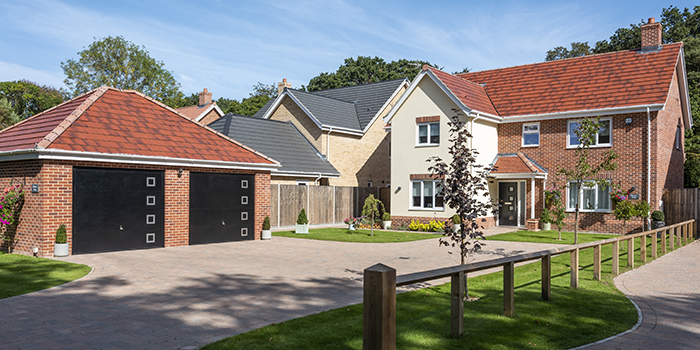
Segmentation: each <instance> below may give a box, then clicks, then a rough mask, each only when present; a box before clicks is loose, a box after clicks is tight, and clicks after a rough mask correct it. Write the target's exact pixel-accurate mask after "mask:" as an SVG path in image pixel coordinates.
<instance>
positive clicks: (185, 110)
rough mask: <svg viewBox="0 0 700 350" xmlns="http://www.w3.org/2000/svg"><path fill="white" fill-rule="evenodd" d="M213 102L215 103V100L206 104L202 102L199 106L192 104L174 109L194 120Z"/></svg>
mask: <svg viewBox="0 0 700 350" xmlns="http://www.w3.org/2000/svg"><path fill="white" fill-rule="evenodd" d="M213 103H215V102H207V104H204V105H201V106H198V105H194V106H187V107H180V108H178V109H176V111H178V113H180V114H182V115H184V116H185V117H187V118H190V119H192V120H195V119H197V117H199V115H200V114H202V112H204V111H206V110H207V108H209V107H210V106H211V105H212V104H213Z"/></svg>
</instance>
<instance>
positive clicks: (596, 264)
mask: <svg viewBox="0 0 700 350" xmlns="http://www.w3.org/2000/svg"><path fill="white" fill-rule="evenodd" d="M600 248H601V246H600V244H598V245H597V246H595V247H593V279H595V280H596V281H600V275H601V273H600V269H601V267H600V261H601V257H600Z"/></svg>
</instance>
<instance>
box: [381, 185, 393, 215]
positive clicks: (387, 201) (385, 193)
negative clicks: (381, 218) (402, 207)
mask: <svg viewBox="0 0 700 350" xmlns="http://www.w3.org/2000/svg"><path fill="white" fill-rule="evenodd" d="M379 200H380V201H382V203H384V210H386V212H387V213H391V188H386V187H385V188H380V189H379Z"/></svg>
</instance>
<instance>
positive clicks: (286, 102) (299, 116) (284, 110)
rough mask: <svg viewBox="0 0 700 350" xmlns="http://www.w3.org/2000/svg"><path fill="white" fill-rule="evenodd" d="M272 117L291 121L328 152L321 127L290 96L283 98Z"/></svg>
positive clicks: (323, 151)
mask: <svg viewBox="0 0 700 350" xmlns="http://www.w3.org/2000/svg"><path fill="white" fill-rule="evenodd" d="M270 119H272V120H282V121H291V122H292V123H294V126H296V127H297V129H299V131H301V133H302V135H304V137H306V139H307V140H309V142H311V144H312V145H314V147H316V149H317V150H318V151H319V152H321V154H324V155H325V154H326V138H325V136H324V135H323V133H322V132H321V128H319V127H318V126H317V125H316V123H314V121H313V120H311V118H309V116H308V115H306V113H304V111H303V110H302V109H301V108H299V106H298V105H297V104H296V103H294V101H292V99H291V98H290V97H285V98H284V99H282V103H280V104H279V106H278V107H277V109H276V110H275V111H274V112H273V113H272V115H271V116H270Z"/></svg>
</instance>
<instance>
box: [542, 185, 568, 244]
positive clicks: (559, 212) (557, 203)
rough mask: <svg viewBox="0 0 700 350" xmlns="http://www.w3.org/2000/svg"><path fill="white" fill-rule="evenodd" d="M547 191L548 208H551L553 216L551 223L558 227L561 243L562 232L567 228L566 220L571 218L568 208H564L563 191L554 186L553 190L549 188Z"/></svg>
mask: <svg viewBox="0 0 700 350" xmlns="http://www.w3.org/2000/svg"><path fill="white" fill-rule="evenodd" d="M544 191H545V200H546V206H547V207H548V208H550V214H551V216H552V221H551V223H552V224H554V225H556V226H557V229H558V230H559V238H558V239H559V240H560V241H561V230H562V229H563V228H564V227H565V226H566V224H565V223H564V219H566V218H567V217H569V214H567V213H566V207H565V206H564V200H563V198H564V196H563V195H562V192H561V189H559V188H558V187H556V186H554V187H552V188H547V189H545V190H544Z"/></svg>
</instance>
